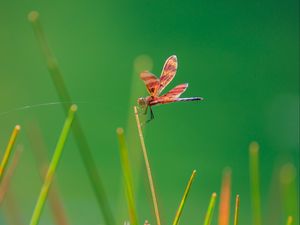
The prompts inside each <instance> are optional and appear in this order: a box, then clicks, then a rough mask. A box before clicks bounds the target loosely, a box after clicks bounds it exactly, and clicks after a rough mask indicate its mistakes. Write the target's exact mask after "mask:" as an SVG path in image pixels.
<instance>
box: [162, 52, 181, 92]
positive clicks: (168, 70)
mask: <svg viewBox="0 0 300 225" xmlns="http://www.w3.org/2000/svg"><path fill="white" fill-rule="evenodd" d="M176 70H177V57H176V55H172V56H170V57H169V58H168V59H167V60H166V62H165V65H164V67H163V70H162V73H161V76H160V79H159V80H160V84H159V88H158V93H157V94H158V95H159V94H160V93H161V92H162V91H163V90H164V89H165V87H166V86H167V85H168V84H169V83H170V82H171V81H172V80H173V78H174V76H175V74H176Z"/></svg>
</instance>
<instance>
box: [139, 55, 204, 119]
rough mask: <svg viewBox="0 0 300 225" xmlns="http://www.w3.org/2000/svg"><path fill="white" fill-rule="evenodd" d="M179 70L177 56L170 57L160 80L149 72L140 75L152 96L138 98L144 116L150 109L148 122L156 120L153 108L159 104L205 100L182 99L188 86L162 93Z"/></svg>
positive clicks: (178, 86)
mask: <svg viewBox="0 0 300 225" xmlns="http://www.w3.org/2000/svg"><path fill="white" fill-rule="evenodd" d="M176 70H177V57H176V55H172V56H170V57H169V58H168V59H167V60H166V62H165V65H164V67H163V70H162V73H161V76H160V78H159V79H158V78H157V77H156V76H155V75H154V74H152V73H150V72H149V71H144V72H142V73H141V74H140V77H141V79H142V80H143V81H144V83H145V85H146V88H147V90H148V92H149V94H150V96H147V97H145V98H138V105H139V106H140V107H141V108H142V109H143V110H144V114H147V111H148V108H149V109H150V113H151V114H150V119H149V120H147V121H146V122H149V121H151V120H152V119H154V115H153V111H152V108H151V107H152V106H154V105H158V104H167V103H171V102H180V101H199V100H203V98H201V97H190V98H180V95H181V94H182V93H183V92H185V90H186V89H187V87H188V84H187V83H185V84H180V85H177V86H176V87H174V88H173V89H172V90H170V91H169V92H168V93H166V94H164V95H161V96H159V95H160V93H161V92H162V91H163V90H164V89H165V87H166V86H167V85H168V84H169V83H170V82H171V81H172V80H173V78H174V77H175V74H176Z"/></svg>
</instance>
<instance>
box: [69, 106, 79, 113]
mask: <svg viewBox="0 0 300 225" xmlns="http://www.w3.org/2000/svg"><path fill="white" fill-rule="evenodd" d="M77 109H78V106H77V105H76V104H73V105H71V110H72V111H73V112H76V111H77Z"/></svg>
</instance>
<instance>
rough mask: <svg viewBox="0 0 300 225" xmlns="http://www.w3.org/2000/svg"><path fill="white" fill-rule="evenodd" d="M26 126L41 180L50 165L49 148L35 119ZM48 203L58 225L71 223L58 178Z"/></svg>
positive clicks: (52, 187)
mask: <svg viewBox="0 0 300 225" xmlns="http://www.w3.org/2000/svg"><path fill="white" fill-rule="evenodd" d="M26 128H27V129H29V130H28V131H27V132H26V134H27V136H28V140H29V143H30V149H32V151H33V153H34V156H35V161H36V164H37V169H38V170H39V174H40V178H41V180H43V179H44V176H45V173H46V172H47V171H46V170H45V168H47V167H48V163H49V159H48V157H47V149H46V146H45V143H44V141H43V137H42V132H41V131H40V130H39V127H38V125H37V124H36V123H34V122H33V121H31V122H30V124H28V125H27V126H26ZM48 203H49V208H50V210H51V213H52V216H53V221H54V223H55V224H57V225H69V224H70V222H69V219H68V216H67V213H66V210H65V209H64V207H63V201H62V198H61V196H60V194H59V188H58V184H57V182H56V180H53V182H52V184H51V188H50V190H49V194H48Z"/></svg>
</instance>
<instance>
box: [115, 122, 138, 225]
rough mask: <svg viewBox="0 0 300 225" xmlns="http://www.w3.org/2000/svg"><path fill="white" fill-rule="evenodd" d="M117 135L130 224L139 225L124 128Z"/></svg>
mask: <svg viewBox="0 0 300 225" xmlns="http://www.w3.org/2000/svg"><path fill="white" fill-rule="evenodd" d="M117 135H118V140H119V146H120V156H121V164H122V170H123V176H124V180H125V188H126V195H127V201H128V209H129V218H130V224H131V225H138V219H137V213H136V207H135V199H134V190H133V184H132V175H131V169H130V164H129V158H128V149H127V145H126V141H125V137H124V130H123V129H122V128H118V129H117Z"/></svg>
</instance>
